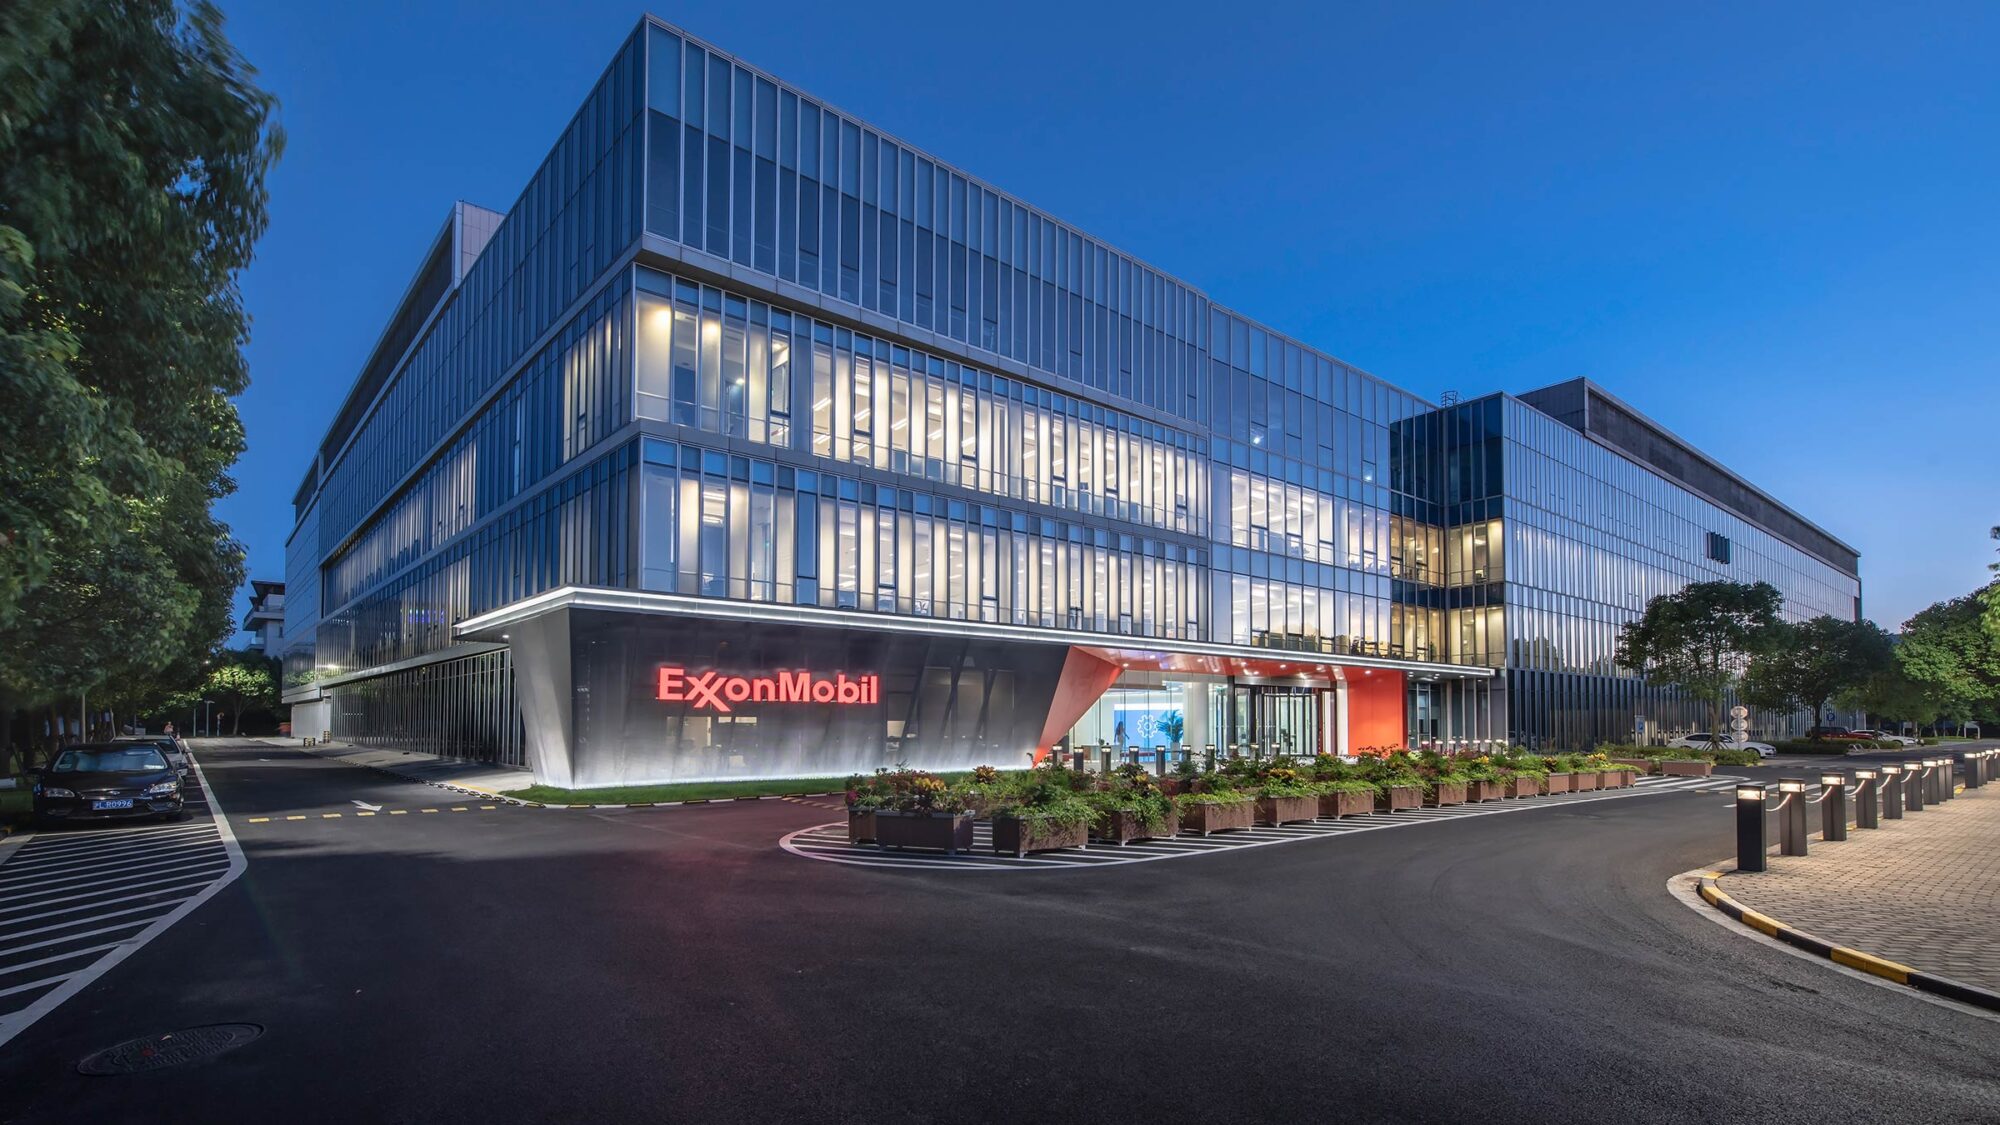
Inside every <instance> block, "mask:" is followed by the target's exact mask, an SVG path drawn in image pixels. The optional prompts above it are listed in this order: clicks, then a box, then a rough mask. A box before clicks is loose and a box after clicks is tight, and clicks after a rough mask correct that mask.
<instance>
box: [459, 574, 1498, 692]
mask: <svg viewBox="0 0 2000 1125" xmlns="http://www.w3.org/2000/svg"><path fill="white" fill-rule="evenodd" d="M558 609H597V610H616V611H622V612H626V613H657V614H670V615H678V616H683V617H699V618H704V619H708V620H713V621H747V622H759V623H766V624H777V625H819V626H824V627H827V628H834V629H871V630H876V631H880V632H891V633H916V634H923V635H926V636H935V637H959V638H964V637H967V636H974V637H982V638H987V639H992V640H1003V641H1024V642H1028V643H1031V644H1045V645H1046V644H1060V645H1081V646H1084V647H1086V648H1103V649H1120V650H1126V651H1131V652H1160V653H1187V654H1190V655H1194V656H1222V657H1230V658H1234V659H1239V660H1283V661H1286V662H1289V663H1294V664H1310V665H1314V666H1316V667H1326V668H1334V667H1341V668H1384V669H1390V670H1396V671H1415V672H1429V673H1434V674H1437V675H1441V676H1453V677H1459V678H1463V679H1488V678H1491V677H1492V676H1493V675H1494V670H1493V669H1492V668H1489V667H1483V666H1479V665H1470V664H1433V663H1429V662H1426V661H1421V660H1395V659H1391V658H1388V657H1379V656H1349V655H1344V654H1325V653H1315V652H1298V651H1293V650H1291V649H1274V648H1258V647H1255V646H1252V645H1233V644H1217V643H1215V642H1213V641H1176V640H1168V639H1164V638H1158V637H1139V636H1132V635H1129V634H1125V633H1087V632H1083V631H1081V630H1076V629H1044V628H1040V627H1035V626H1027V625H1001V624H997V623H994V622H989V621H958V620H951V619H948V618H935V617H915V616H904V615H898V614H886V613H869V612H865V611H858V610H852V609H827V608H824V607H821V606H796V605H779V604H777V603H774V602H749V601H735V600H732V599H724V598H702V597H695V596H693V595H689V594H661V593H654V592H651V591H643V590H615V589H606V588H603V587H590V586H561V587H558V588H556V589H554V590H547V591H544V592H542V593H540V594H536V595H535V596H534V597H531V598H524V599H522V600H521V601H518V602H515V603H514V604H512V605H507V606H502V607H500V608H499V609H496V610H490V611H488V612H486V613H482V614H480V615H479V616H477V617H473V618H469V619H467V620H465V621H462V622H460V623H459V624H458V625H457V626H456V632H457V634H458V637H459V639H460V640H472V639H474V634H477V633H493V634H495V635H497V631H498V630H500V629H503V628H506V627H508V626H510V625H512V624H515V623H517V622H521V621H526V620H528V619H529V618H532V617H539V616H540V615H542V614H544V613H552V612H554V611H556V610H558Z"/></svg>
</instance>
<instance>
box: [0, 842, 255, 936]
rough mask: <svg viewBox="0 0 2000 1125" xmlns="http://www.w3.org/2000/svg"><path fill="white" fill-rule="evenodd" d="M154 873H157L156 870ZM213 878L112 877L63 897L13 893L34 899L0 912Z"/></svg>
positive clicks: (212, 862) (218, 860)
mask: <svg viewBox="0 0 2000 1125" xmlns="http://www.w3.org/2000/svg"><path fill="white" fill-rule="evenodd" d="M228 859H229V857H227V856H217V857H215V858H214V859H204V860H202V861H201V862H199V863H191V864H189V865H188V866H187V868H186V870H189V871H192V870H195V869H198V868H207V867H214V866H216V865H218V864H222V863H227V862H228ZM155 874H157V872H156V873H155ZM213 878H215V876H214V875H212V874H211V875H200V876H190V875H178V874H177V875H169V876H164V877H161V878H150V877H149V878H148V879H146V880H143V881H140V882H136V883H135V882H133V881H132V880H130V879H113V880H110V881H109V882H103V883H98V884H95V886H96V887H97V888H98V889H96V890H90V891H83V892H81V893H79V894H73V895H69V896H66V897H64V898H42V897H41V896H40V895H32V896H30V895H15V896H14V898H30V897H32V898H34V899H35V901H34V902H31V903H29V904H28V905H26V906H9V907H4V908H0V914H11V913H13V912H14V911H16V910H32V909H34V908H35V907H37V906H41V905H44V904H45V903H55V902H74V901H76V900H77V899H80V898H96V897H97V896H99V895H116V894H124V893H125V892H127V891H134V890H138V889H139V888H140V887H155V886H159V885H160V884H162V883H186V882H191V881H194V880H196V879H213ZM12 901H14V899H0V902H12ZM4 924H5V923H4V921H0V925H4Z"/></svg>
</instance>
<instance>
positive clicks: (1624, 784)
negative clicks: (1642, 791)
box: [1597, 770, 1638, 789]
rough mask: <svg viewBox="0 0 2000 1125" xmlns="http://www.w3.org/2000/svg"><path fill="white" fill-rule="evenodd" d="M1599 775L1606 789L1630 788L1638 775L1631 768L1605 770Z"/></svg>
mask: <svg viewBox="0 0 2000 1125" xmlns="http://www.w3.org/2000/svg"><path fill="white" fill-rule="evenodd" d="M1597 776H1598V780H1599V781H1600V782H1601V783H1602V784H1603V785H1604V787H1605V788H1606V789H1628V788H1630V787H1631V785H1632V779H1633V778H1634V777H1636V776H1638V775H1637V774H1635V773H1633V772H1632V771H1631V770H1605V771H1604V772H1603V773H1601V774H1598V775H1597Z"/></svg>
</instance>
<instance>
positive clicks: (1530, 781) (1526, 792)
mask: <svg viewBox="0 0 2000 1125" xmlns="http://www.w3.org/2000/svg"><path fill="white" fill-rule="evenodd" d="M1507 795H1508V796H1509V797H1539V796H1541V795H1542V781H1541V779H1540V778H1537V777H1515V778H1509V779H1508V780H1507Z"/></svg>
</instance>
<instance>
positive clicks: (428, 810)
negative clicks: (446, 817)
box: [417, 809, 437, 812]
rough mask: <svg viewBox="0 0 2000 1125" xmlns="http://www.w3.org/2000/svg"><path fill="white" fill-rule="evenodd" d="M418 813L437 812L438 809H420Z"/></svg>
mask: <svg viewBox="0 0 2000 1125" xmlns="http://www.w3.org/2000/svg"><path fill="white" fill-rule="evenodd" d="M417 811H418V812H436V811H437V810H436V809H418V810H417Z"/></svg>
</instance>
